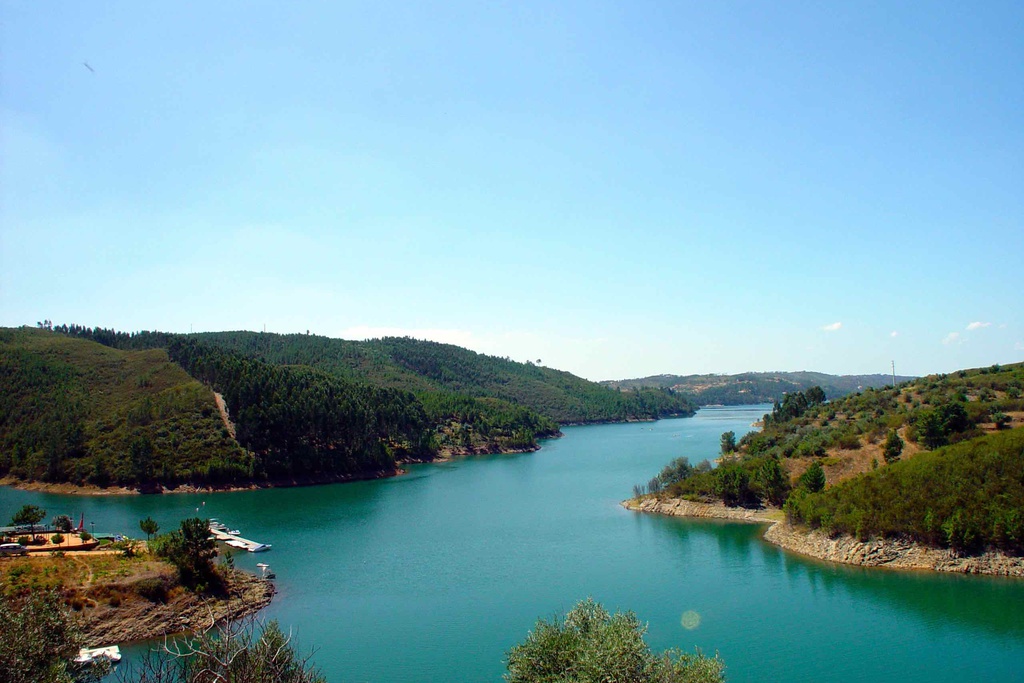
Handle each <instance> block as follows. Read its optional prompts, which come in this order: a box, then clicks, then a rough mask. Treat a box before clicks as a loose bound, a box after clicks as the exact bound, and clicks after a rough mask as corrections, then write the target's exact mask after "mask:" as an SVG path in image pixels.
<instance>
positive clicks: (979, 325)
mask: <svg viewBox="0 0 1024 683" xmlns="http://www.w3.org/2000/svg"><path fill="white" fill-rule="evenodd" d="M991 326H992V323H983V322H976V323H971V324H970V325H968V326H967V329H968V330H980V329H981V328H983V327H991Z"/></svg>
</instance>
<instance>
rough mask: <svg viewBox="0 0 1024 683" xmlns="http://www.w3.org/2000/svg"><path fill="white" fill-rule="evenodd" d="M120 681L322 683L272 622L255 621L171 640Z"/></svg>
mask: <svg viewBox="0 0 1024 683" xmlns="http://www.w3.org/2000/svg"><path fill="white" fill-rule="evenodd" d="M122 677H123V680H131V681H134V682H135V683H212V682H214V681H231V683H326V679H325V678H324V677H323V675H322V674H321V673H320V672H319V670H318V669H317V668H316V667H315V666H313V665H312V664H311V663H310V661H309V657H302V656H300V655H299V654H298V653H297V652H296V650H295V646H294V644H293V643H292V638H291V635H290V634H288V635H286V634H285V633H284V632H282V631H281V628H280V626H278V624H277V622H276V621H271V622H269V623H267V624H266V625H263V624H261V623H260V622H258V621H256V620H254V619H243V620H241V621H234V622H229V623H226V624H221V625H219V626H217V627H216V628H212V629H209V630H207V631H203V632H201V633H199V634H198V635H196V636H193V637H189V638H184V639H181V640H178V641H175V642H174V643H173V644H170V645H169V646H168V647H167V648H166V649H163V650H157V651H155V652H151V653H150V654H149V656H146V657H143V658H142V659H141V660H139V661H136V662H133V663H132V664H131V665H129V667H128V670H127V671H126V672H124V673H123V674H122Z"/></svg>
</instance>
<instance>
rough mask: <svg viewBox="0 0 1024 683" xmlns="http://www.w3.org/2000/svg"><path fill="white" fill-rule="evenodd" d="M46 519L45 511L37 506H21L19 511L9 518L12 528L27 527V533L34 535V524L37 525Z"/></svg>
mask: <svg viewBox="0 0 1024 683" xmlns="http://www.w3.org/2000/svg"><path fill="white" fill-rule="evenodd" d="M44 517H46V510H44V509H43V508H41V507H39V506H38V505H23V506H22V508H21V509H20V510H18V511H17V512H15V513H14V516H13V517H11V524H13V525H14V526H28V528H29V533H30V534H32V536H33V537H35V535H36V524H39V522H41V521H42V520H43V518H44Z"/></svg>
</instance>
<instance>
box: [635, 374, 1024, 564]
mask: <svg viewBox="0 0 1024 683" xmlns="http://www.w3.org/2000/svg"><path fill="white" fill-rule="evenodd" d="M1022 394H1024V364H1015V365H1009V366H998V365H995V366H991V367H988V368H980V369H976V370H963V371H960V372H957V373H953V374H950V375H934V376H930V377H925V378H922V379H919V380H916V381H913V382H908V383H905V384H903V385H901V386H897V387H895V388H893V387H886V388H883V389H879V390H867V391H864V392H863V393H858V394H853V395H849V396H846V397H844V398H841V399H838V400H836V401H826V400H825V398H826V397H825V395H824V392H822V391H820V389H818V388H811V389H810V390H808V391H806V392H796V393H794V394H787V396H786V397H785V398H784V399H783V400H782V401H781V402H778V403H776V404H775V405H774V406H773V409H772V412H771V413H769V414H767V415H765V417H764V429H763V430H762V431H761V432H751V433H750V434H747V435H746V436H745V437H744V438H743V439H741V440H740V442H739V444H738V448H735V446H734V439H733V437H732V434H731V433H727V434H723V438H722V450H723V459H722V461H721V464H720V465H719V467H717V468H714V469H712V467H711V466H710V464H702V465H701V466H698V467H692V466H690V464H689V463H688V462H687V461H686V460H685V459H679V460H676V461H674V462H672V463H670V464H669V465H668V466H667V467H666V468H665V469H664V470H663V471H662V472H661V473H660V474H659V475H658V476H656V477H654V478H653V479H652V480H651V481H650V482H648V483H647V484H643V485H638V486H637V487H635V489H634V490H635V493H636V494H637V495H643V494H644V493H648V492H649V493H653V494H656V495H658V496H661V497H666V496H667V497H683V498H689V499H704V500H707V499H711V498H718V499H721V500H722V501H723V502H725V503H726V504H728V505H744V506H757V505H761V504H766V503H772V504H775V505H782V504H784V505H785V508H786V510H787V512H788V513H789V516H790V519H792V520H793V521H798V522H803V523H806V524H808V525H809V526H811V527H815V528H816V527H821V528H824V529H825V530H827V531H829V532H833V533H848V534H851V535H854V536H857V537H858V538H861V539H864V538H866V537H870V536H886V537H891V536H898V535H906V536H909V537H911V538H913V539H915V540H917V541H919V542H922V543H925V544H929V545H933V546H942V547H946V546H950V547H953V548H955V549H957V550H961V551H971V552H973V551H978V550H981V549H983V548H986V547H997V548H1000V549H1002V550H1004V551H1007V552H1010V553H1013V554H1022V553H1024V428H1022V427H1021V424H1022V423H1024V397H1022ZM866 463H870V464H869V465H868V464H866Z"/></svg>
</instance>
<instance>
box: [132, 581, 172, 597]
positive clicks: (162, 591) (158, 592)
mask: <svg viewBox="0 0 1024 683" xmlns="http://www.w3.org/2000/svg"><path fill="white" fill-rule="evenodd" d="M132 590H134V591H135V592H136V593H137V594H138V595H139V596H140V597H143V598H145V599H146V600H149V601H150V602H159V603H165V602H167V596H168V587H167V583H166V582H165V581H164V580H163V579H159V578H149V579H140V580H139V581H136V582H135V584H134V585H132Z"/></svg>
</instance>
